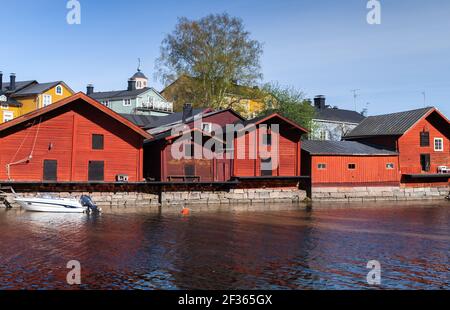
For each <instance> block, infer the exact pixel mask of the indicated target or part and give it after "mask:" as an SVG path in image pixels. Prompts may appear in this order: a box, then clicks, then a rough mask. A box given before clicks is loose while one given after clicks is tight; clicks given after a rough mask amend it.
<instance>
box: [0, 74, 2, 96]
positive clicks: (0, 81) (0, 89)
mask: <svg viewBox="0 0 450 310" xmlns="http://www.w3.org/2000/svg"><path fill="white" fill-rule="evenodd" d="M2 90H3V72H2V71H0V92H1V91H2Z"/></svg>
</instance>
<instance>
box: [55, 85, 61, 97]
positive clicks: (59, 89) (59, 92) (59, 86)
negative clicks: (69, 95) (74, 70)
mask: <svg viewBox="0 0 450 310" xmlns="http://www.w3.org/2000/svg"><path fill="white" fill-rule="evenodd" d="M56 94H57V95H60V96H62V95H63V88H62V86H61V85H58V86H56Z"/></svg>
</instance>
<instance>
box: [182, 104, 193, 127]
mask: <svg viewBox="0 0 450 310" xmlns="http://www.w3.org/2000/svg"><path fill="white" fill-rule="evenodd" d="M192 114H193V113H192V104H191V103H186V104H185V105H184V106H183V123H186V120H187V119H188V118H190V117H192Z"/></svg>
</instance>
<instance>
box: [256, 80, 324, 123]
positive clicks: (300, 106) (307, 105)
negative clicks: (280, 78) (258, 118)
mask: <svg viewBox="0 0 450 310" xmlns="http://www.w3.org/2000/svg"><path fill="white" fill-rule="evenodd" d="M262 91H263V92H265V94H266V95H265V99H264V104H265V109H264V111H262V112H261V115H268V114H271V113H279V114H280V115H283V116H285V117H287V118H289V119H291V120H293V121H294V122H296V123H297V124H299V125H300V126H302V127H304V128H305V129H308V130H309V131H310V132H311V130H312V129H313V128H312V126H313V124H312V120H313V118H314V115H315V111H316V110H315V109H314V107H313V106H312V105H311V102H310V100H307V99H306V98H305V94H304V93H303V92H301V91H299V90H297V89H295V88H294V87H283V86H280V85H279V84H277V83H271V84H266V85H264V87H263V88H262Z"/></svg>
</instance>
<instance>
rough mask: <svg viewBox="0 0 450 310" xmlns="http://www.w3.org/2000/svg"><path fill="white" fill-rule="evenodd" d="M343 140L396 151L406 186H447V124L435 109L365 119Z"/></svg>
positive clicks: (449, 163)
mask: <svg viewBox="0 0 450 310" xmlns="http://www.w3.org/2000/svg"><path fill="white" fill-rule="evenodd" d="M344 139H345V140H352V141H358V142H362V143H365V144H369V145H378V146H382V147H384V148H388V149H390V150H393V151H396V152H398V153H399V168H400V173H401V183H402V184H404V185H406V186H422V185H445V184H448V180H449V177H450V174H449V173H448V172H447V171H448V169H449V168H450V146H449V143H450V124H449V121H448V119H447V118H446V117H445V116H444V115H443V114H441V113H440V112H439V111H438V110H437V109H436V108H432V107H430V108H423V109H418V110H413V111H406V112H400V113H393V114H387V115H379V116H371V117H368V118H367V119H365V120H364V121H362V122H361V124H360V125H359V126H358V127H356V128H355V129H354V130H353V131H352V132H350V133H349V134H348V135H346V136H345V138H344Z"/></svg>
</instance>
